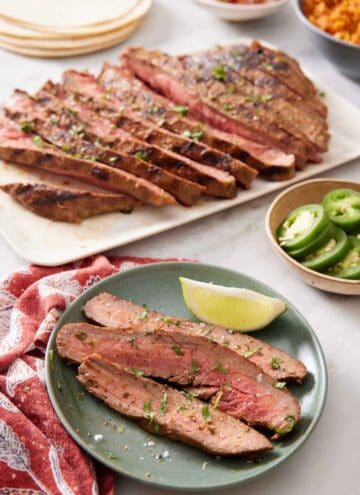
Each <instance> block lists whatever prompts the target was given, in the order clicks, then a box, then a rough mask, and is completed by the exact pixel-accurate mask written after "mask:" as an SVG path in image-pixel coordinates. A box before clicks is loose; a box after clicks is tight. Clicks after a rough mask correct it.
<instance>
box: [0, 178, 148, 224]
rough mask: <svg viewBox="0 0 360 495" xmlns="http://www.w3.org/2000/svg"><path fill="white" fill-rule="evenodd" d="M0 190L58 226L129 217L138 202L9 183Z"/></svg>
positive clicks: (118, 196)
mask: <svg viewBox="0 0 360 495" xmlns="http://www.w3.org/2000/svg"><path fill="white" fill-rule="evenodd" d="M0 189H1V190H2V191H4V192H6V193H7V194H9V195H10V196H11V197H13V198H14V199H15V200H16V201H17V202H18V203H20V204H21V205H22V206H24V207H25V208H26V209H28V210H30V211H32V212H33V213H36V215H40V216H41V217H45V218H50V220H55V221H57V222H71V223H80V222H81V221H82V220H84V219H85V218H90V217H94V216H96V215H101V214H102V213H112V212H116V211H120V212H122V213H131V211H132V209H133V208H134V207H135V206H137V205H138V202H137V201H136V200H135V199H133V198H130V197H129V196H125V195H124V194H103V193H98V192H89V191H79V190H75V189H63V188H59V187H53V186H49V185H47V184H36V183H35V184H33V183H31V184H22V183H12V184H4V185H0Z"/></svg>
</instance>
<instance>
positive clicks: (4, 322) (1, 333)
mask: <svg viewBox="0 0 360 495" xmlns="http://www.w3.org/2000/svg"><path fill="white" fill-rule="evenodd" d="M6 286H7V279H6V282H4V281H3V282H0V342H1V340H2V339H3V338H4V337H5V335H6V334H7V332H8V330H9V324H10V315H11V311H12V309H13V307H14V304H15V301H16V297H15V296H13V295H12V294H11V293H10V292H7V290H6V288H5V287H6Z"/></svg>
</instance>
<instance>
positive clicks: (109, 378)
mask: <svg viewBox="0 0 360 495" xmlns="http://www.w3.org/2000/svg"><path fill="white" fill-rule="evenodd" d="M77 379H78V380H79V381H80V383H81V384H82V385H83V386H84V387H85V388H86V389H87V390H88V391H89V392H90V393H92V394H93V395H95V396H96V397H98V398H99V399H101V400H103V401H104V402H105V403H106V404H107V405H108V406H109V407H111V408H112V409H115V410H116V411H118V412H120V413H121V414H124V415H125V416H128V417H130V418H131V419H133V420H135V421H136V422H137V423H138V424H139V425H140V426H141V427H142V428H143V429H145V430H147V431H150V432H151V433H158V434H160V435H163V436H165V437H168V438H171V439H173V440H177V441H180V442H182V443H184V444H187V445H191V446H193V447H197V448H199V449H201V450H204V451H205V452H208V453H209V454H215V455H221V456H235V455H236V456H249V455H251V456H254V455H259V454H260V453H262V452H265V451H267V450H270V449H271V448H272V445H271V443H270V442H269V440H268V439H267V438H266V437H265V436H263V435H261V434H260V433H258V432H257V431H255V430H253V429H252V428H249V427H248V426H247V425H245V424H244V423H242V422H240V421H239V420H236V419H234V418H232V417H231V416H228V415H227V414H224V413H223V412H221V411H218V410H217V409H215V408H213V407H211V406H210V407H209V418H210V421H206V420H205V419H204V417H203V414H202V410H203V407H204V403H203V402H201V401H200V400H197V399H192V401H191V404H189V402H188V401H186V399H185V397H184V395H183V394H182V393H181V392H179V391H178V390H175V389H173V388H171V387H169V386H167V385H163V384H159V383H156V382H154V381H153V380H150V379H148V378H144V377H138V376H135V375H134V374H131V373H129V372H127V371H125V370H123V369H121V368H120V367H119V366H116V365H114V364H111V363H109V362H108V361H106V360H104V359H102V358H101V356H98V355H96V354H92V355H90V356H88V357H87V358H85V359H84V361H83V362H82V364H81V366H80V367H79V374H78V376H77ZM164 398H165V399H164ZM145 404H147V405H148V407H147V408H146V409H149V412H148V413H147V411H146V410H145V411H144V405H145ZM164 404H166V407H165V406H164Z"/></svg>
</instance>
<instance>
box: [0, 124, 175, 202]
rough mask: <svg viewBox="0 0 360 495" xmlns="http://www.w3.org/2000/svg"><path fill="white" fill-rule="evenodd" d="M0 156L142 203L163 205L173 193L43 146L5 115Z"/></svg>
mask: <svg viewBox="0 0 360 495" xmlns="http://www.w3.org/2000/svg"><path fill="white" fill-rule="evenodd" d="M0 158H2V159H3V160H6V161H9V162H12V163H17V164H20V165H29V166H32V167H37V168H40V169H44V170H48V171H49V172H53V173H55V174H60V175H65V176H69V177H74V178H76V179H78V180H81V181H84V182H89V183H91V184H94V185H96V186H99V187H102V188H104V189H109V190H111V191H116V192H120V193H123V194H128V195H129V196H133V197H134V198H136V199H138V200H140V201H141V202H143V203H147V204H151V205H153V206H164V205H170V204H174V203H175V199H174V198H173V196H171V195H170V194H168V193H167V192H165V191H163V190H162V189H160V188H159V187H157V186H155V185H154V184H152V183H151V182H148V181H146V180H144V179H142V178H140V177H135V176H134V175H131V174H129V173H127V172H124V171H123V170H118V169H114V168H113V167H109V166H108V165H103V164H102V163H98V162H95V161H91V160H80V159H78V158H74V157H72V156H71V155H66V154H65V153H63V152H61V151H60V150H57V149H54V147H52V146H51V145H47V144H46V143H45V142H44V141H43V140H42V139H41V137H40V136H38V135H36V134H35V135H30V134H28V133H26V132H22V131H21V130H20V129H19V126H18V125H17V124H16V123H14V122H12V121H11V120H9V119H7V118H2V119H0Z"/></svg>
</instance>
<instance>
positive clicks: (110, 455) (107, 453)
mask: <svg viewBox="0 0 360 495" xmlns="http://www.w3.org/2000/svg"><path fill="white" fill-rule="evenodd" d="M106 455H107V456H108V458H109V459H118V456H116V455H115V454H113V453H112V452H110V450H107V451H106Z"/></svg>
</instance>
